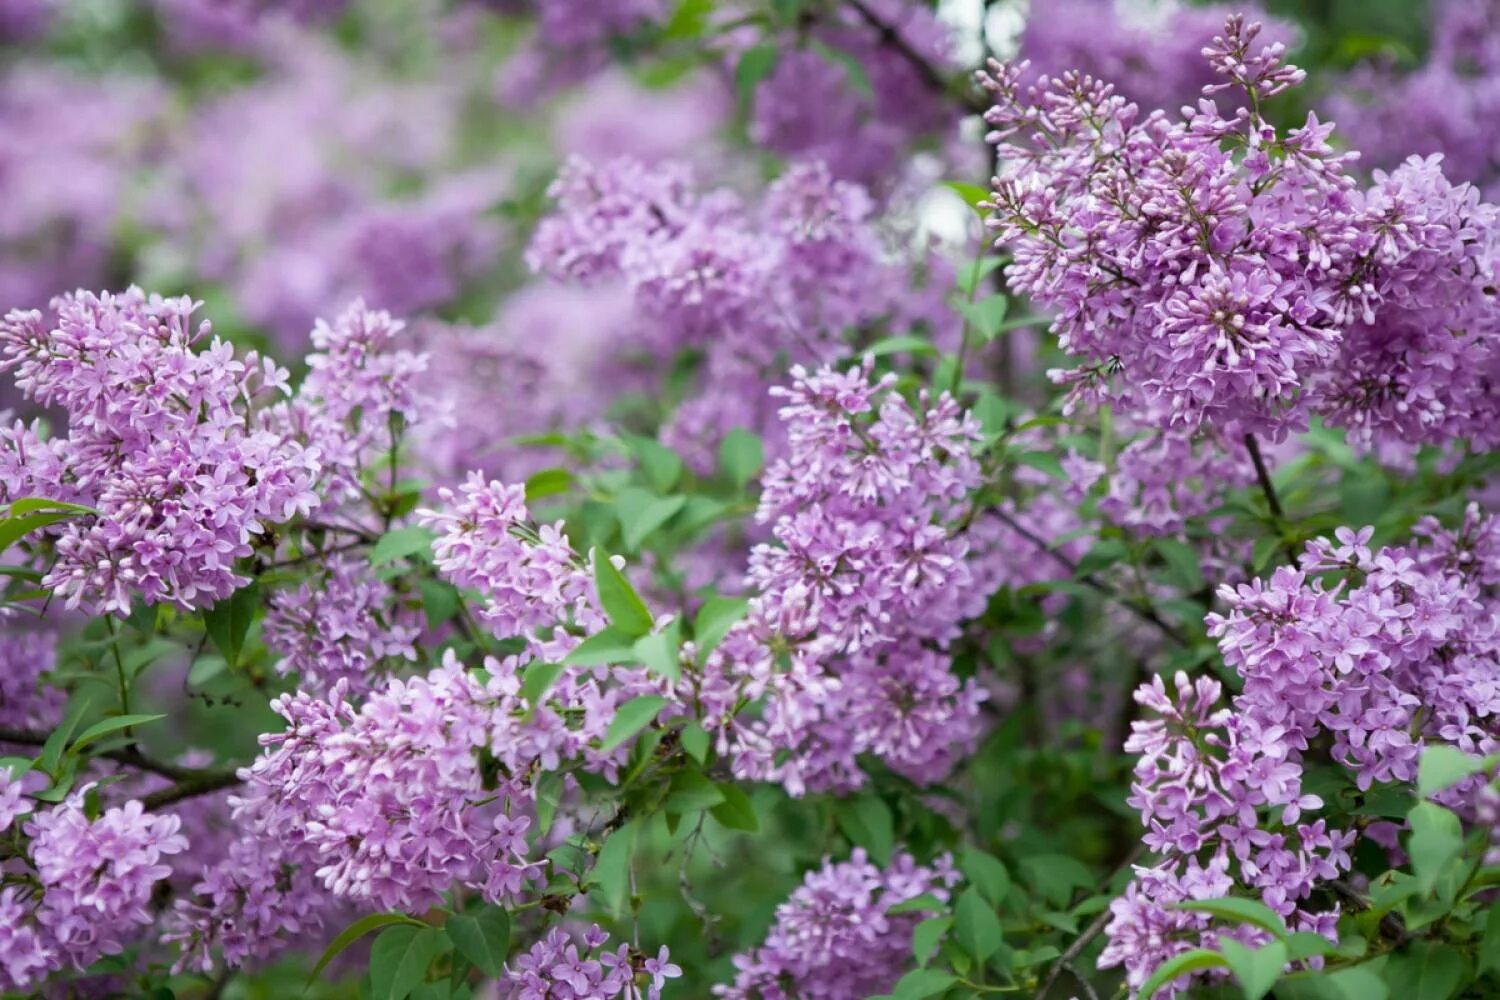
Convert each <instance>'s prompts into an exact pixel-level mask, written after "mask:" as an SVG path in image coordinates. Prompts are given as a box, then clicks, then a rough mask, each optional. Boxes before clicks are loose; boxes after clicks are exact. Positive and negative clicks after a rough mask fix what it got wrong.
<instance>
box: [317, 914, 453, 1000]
mask: <svg viewBox="0 0 1500 1000" xmlns="http://www.w3.org/2000/svg"><path fill="white" fill-rule="evenodd" d="M391 924H407V925H409V926H411V927H413V928H418V927H426V926H427V925H426V924H424V923H422V922H421V921H420V920H414V919H413V918H411V917H408V916H407V915H406V914H404V913H372V914H370V915H369V916H368V917H360V918H359V919H358V920H356V921H354V923H352V924H350V925H349V926H348V927H345V928H344V929H343V931H342V932H340V934H339V936H338V937H336V938H334V939H333V941H331V942H330V943H329V945H328V947H327V948H324V949H323V955H322V957H321V958H319V959H318V963H317V964H316V965H314V966H313V970H312V972H310V973H308V976H307V981H308V982H309V983H311V982H312V981H313V980H314V979H317V978H318V973H320V972H322V971H323V970H324V969H326V968H328V963H329V962H332V961H333V960H334V959H335V958H337V957H338V956H339V953H340V952H342V951H343V950H344V949H345V948H348V947H349V946H350V945H351V944H353V943H354V942H356V941H358V940H359V939H360V938H362V937H364V936H365V935H366V934H368V933H370V932H371V931H374V930H379V929H380V928H382V927H389V926H390V925H391Z"/></svg>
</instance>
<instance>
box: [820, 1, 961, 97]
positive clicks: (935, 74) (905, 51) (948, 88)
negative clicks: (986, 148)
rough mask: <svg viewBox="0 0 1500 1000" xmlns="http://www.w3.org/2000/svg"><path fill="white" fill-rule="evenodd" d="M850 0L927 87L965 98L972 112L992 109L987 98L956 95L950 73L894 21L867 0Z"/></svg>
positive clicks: (885, 42)
mask: <svg viewBox="0 0 1500 1000" xmlns="http://www.w3.org/2000/svg"><path fill="white" fill-rule="evenodd" d="M847 2H848V4H849V9H850V10H852V11H854V13H855V14H857V15H859V19H860V20H861V21H864V22H865V24H867V25H869V26H870V27H871V28H873V29H874V30H875V33H876V34H878V35H879V36H880V43H881V44H882V45H886V46H889V47H890V48H891V49H893V50H894V51H895V52H897V53H898V54H899V55H900V56H901V58H903V59H905V60H906V61H907V62H908V63H910V64H911V66H912V68H913V69H915V70H916V71H917V75H918V76H920V77H921V78H922V81H923V82H924V83H926V84H927V86H929V87H930V88H932V89H933V90H935V91H937V92H938V93H939V94H941V95H943V96H945V97H958V98H959V99H960V100H961V101H962V103H963V106H964V107H965V108H966V109H967V110H969V111H972V112H975V113H982V112H984V111H985V110H987V109H988V108H989V104H988V103H987V102H985V101H982V100H979V99H977V98H973V97H969V96H967V95H963V94H955V92H954V89H953V82H952V78H951V77H950V76H949V74H947V73H944V72H943V71H942V70H941V69H939V68H938V67H937V66H935V65H933V64H932V62H931V61H930V60H929V59H928V58H927V57H926V56H924V55H922V53H920V52H918V51H917V50H916V49H915V48H913V47H912V44H911V43H910V42H908V41H907V40H906V38H905V37H904V36H902V34H901V31H900V30H899V29H898V28H897V27H896V25H894V24H891V23H890V22H888V21H886V20H885V19H884V18H882V17H881V16H880V15H879V14H877V13H875V11H873V10H871V9H870V7H869V5H868V4H866V3H865V2H864V0H847Z"/></svg>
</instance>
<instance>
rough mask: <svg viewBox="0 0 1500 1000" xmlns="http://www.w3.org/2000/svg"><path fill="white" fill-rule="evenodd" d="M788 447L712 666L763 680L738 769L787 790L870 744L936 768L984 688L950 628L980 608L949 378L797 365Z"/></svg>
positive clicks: (788, 404) (923, 773)
mask: <svg viewBox="0 0 1500 1000" xmlns="http://www.w3.org/2000/svg"><path fill="white" fill-rule="evenodd" d="M793 379H794V381H793V383H792V385H791V386H790V387H787V388H779V389H778V390H776V394H777V396H778V397H779V398H781V399H782V400H783V401H784V405H783V406H782V408H781V419H782V420H783V422H784V423H785V425H786V428H787V432H788V435H789V444H788V453H787V455H786V457H785V458H783V459H781V460H779V461H777V462H774V463H773V464H772V465H771V467H770V468H769V469H767V471H766V474H765V476H764V479H763V487H764V488H763V492H762V494H761V501H760V507H759V509H758V511H757V514H756V517H757V520H758V521H760V522H761V523H763V524H767V525H769V526H770V528H771V532H772V535H773V536H774V538H775V541H774V543H763V544H760V545H757V546H756V547H755V548H754V550H753V551H752V553H751V556H750V569H749V573H748V576H747V581H748V582H749V583H750V585H751V587H752V588H753V590H754V592H756V593H757V594H758V596H757V597H756V598H755V599H754V600H753V601H752V603H751V611H750V616H749V618H748V619H747V620H746V621H745V622H743V623H741V624H740V625H738V626H736V628H735V629H734V630H733V631H731V633H730V634H729V636H728V637H727V638H726V639H725V641H724V644H723V645H722V646H721V647H720V648H719V649H718V650H716V651H715V653H714V661H713V663H712V664H711V666H713V667H716V668H718V669H722V670H724V672H725V673H727V674H728V675H729V676H733V677H738V678H740V679H742V680H746V681H748V683H749V685H750V690H751V691H752V692H753V693H754V694H755V695H756V696H759V695H760V694H765V696H766V698H765V704H764V706H763V709H762V716H761V718H760V719H759V720H757V721H756V722H754V723H745V724H743V725H742V726H741V727H740V735H739V738H740V740H741V746H740V749H739V750H738V752H737V755H736V759H735V767H736V770H737V771H738V772H739V773H741V774H744V775H746V776H753V777H758V778H763V779H767V780H774V781H779V782H781V783H783V784H784V785H785V786H786V787H787V789H788V790H789V791H791V792H792V793H793V794H801V793H802V792H804V791H805V790H807V789H809V788H812V789H841V790H848V789H851V788H854V787H857V786H859V785H860V784H861V783H862V782H863V780H864V775H863V772H862V771H861V770H860V768H859V765H858V763H857V762H856V758H857V757H858V756H859V755H861V754H874V755H876V756H877V757H879V758H881V759H882V760H883V761H884V762H885V763H886V764H887V765H889V766H890V767H892V768H894V769H896V770H897V771H900V772H901V773H903V774H906V775H908V776H909V777H911V778H913V779H914V780H918V781H932V780H936V779H938V778H940V777H942V775H943V774H945V773H946V772H947V770H948V769H949V768H950V767H951V766H952V764H953V761H954V760H955V759H956V758H957V756H958V755H960V754H962V753H963V752H964V751H965V750H966V749H967V748H969V747H971V746H972V745H973V744H974V742H975V740H977V738H978V735H979V703H980V701H981V700H982V699H983V694H982V692H981V691H980V690H979V689H978V687H977V686H976V685H975V684H974V683H973V681H960V680H959V679H958V678H957V677H955V676H954V675H953V674H952V673H951V672H950V671H949V662H948V661H949V657H948V655H947V654H946V652H945V650H946V647H947V644H948V643H949V642H950V641H951V640H952V639H954V638H955V637H956V636H957V635H958V631H959V624H960V622H962V621H963V620H964V619H966V618H968V617H971V616H973V615H974V614H976V613H978V611H979V610H981V609H982V608H983V607H984V603H985V601H986V599H987V596H988V595H987V594H985V593H983V592H982V591H981V589H980V588H978V587H976V586H974V585H973V584H974V581H973V580H972V578H971V576H970V567H969V564H968V562H967V560H966V559H965V556H966V554H967V551H968V546H967V542H966V540H965V539H964V538H963V537H962V536H961V535H960V534H957V533H956V532H955V531H954V529H953V526H954V524H955V523H956V522H957V521H958V520H959V518H960V517H961V515H962V512H963V506H964V502H965V500H966V499H967V497H968V494H969V492H970V491H971V490H973V489H974V487H976V486H977V485H978V465H977V462H976V460H975V459H974V455H973V452H974V447H975V443H976V441H977V440H978V427H977V425H976V424H975V422H974V420H973V418H972V417H970V416H968V415H967V414H965V413H963V412H962V411H961V410H960V409H959V407H958V404H957V403H956V402H954V401H953V399H952V398H951V397H949V396H947V395H946V394H944V395H943V396H942V397H940V398H939V399H937V400H930V399H928V398H927V397H926V396H925V395H924V396H923V397H922V398H921V399H920V400H919V403H918V406H916V407H913V406H912V405H911V404H910V403H908V402H907V401H906V399H905V398H903V397H902V396H901V395H900V394H899V393H898V392H896V391H894V389H893V382H894V378H893V377H885V378H881V379H878V380H873V381H872V379H871V370H870V367H869V365H868V364H866V365H864V366H861V367H857V368H854V369H851V370H849V371H847V372H836V371H834V370H832V369H827V368H825V369H821V370H819V371H818V372H816V373H809V372H807V371H806V370H804V369H801V368H796V369H794V370H793Z"/></svg>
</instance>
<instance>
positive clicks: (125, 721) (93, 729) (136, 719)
mask: <svg viewBox="0 0 1500 1000" xmlns="http://www.w3.org/2000/svg"><path fill="white" fill-rule="evenodd" d="M165 718H166V716H165V715H116V716H114V717H112V718H108V719H104V720H103V721H101V722H96V723H94V724H93V725H92V726H89V727H88V728H87V729H85V730H84V731H83V732H82V733H79V734H78V739H76V740H74V741H73V745H72V746H70V747H69V748H68V753H77V752H78V751H80V750H82V749H83V748H84V747H86V746H88V745H89V744H90V743H93V742H94V741H95V740H98V739H102V738H103V737H105V736H108V735H109V734H110V733H117V732H119V731H120V730H122V729H129V728H130V727H131V726H144V725H145V724H146V723H148V722H155V721H156V720H157V719H165Z"/></svg>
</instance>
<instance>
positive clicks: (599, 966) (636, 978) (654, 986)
mask: <svg viewBox="0 0 1500 1000" xmlns="http://www.w3.org/2000/svg"><path fill="white" fill-rule="evenodd" d="M608 941H609V934H608V933H607V932H605V931H603V930H601V929H600V928H599V925H598V924H595V925H594V926H592V927H590V928H589V929H588V930H586V931H584V932H583V933H582V934H580V935H578V936H577V939H576V940H575V937H574V936H573V935H570V934H569V933H568V932H567V931H565V930H563V929H562V928H561V927H554V928H552V930H550V931H548V932H547V935H546V936H545V937H543V938H542V939H541V940H540V941H538V942H537V943H536V944H534V945H532V946H531V950H530V951H528V952H526V953H525V954H524V955H520V956H518V957H517V958H516V960H515V962H513V963H512V965H511V967H508V968H507V970H506V975H505V979H504V980H503V981H502V983H501V986H500V988H501V990H502V993H501V995H502V996H505V997H510V998H514V1000H616V998H621V1000H657V998H658V997H660V996H661V988H662V984H663V983H665V982H666V981H667V980H669V979H676V978H677V977H679V976H681V975H682V970H681V969H680V968H678V967H677V966H675V965H673V964H672V963H671V962H670V961H669V960H668V954H667V949H666V947H665V946H663V947H662V948H661V950H660V951H658V952H657V954H656V957H655V958H646V957H644V956H643V957H641V958H640V959H639V961H637V959H636V957H635V956H634V955H633V954H632V952H631V949H630V946H629V945H628V944H622V945H620V946H619V947H618V948H616V949H615V950H613V951H610V950H609V949H607V948H605V947H604V946H605V944H607V943H608ZM580 945H581V946H582V947H581V948H580ZM642 980H646V981H647V985H646V988H645V989H644V990H642V989H641V988H640V987H641V981H642Z"/></svg>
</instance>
